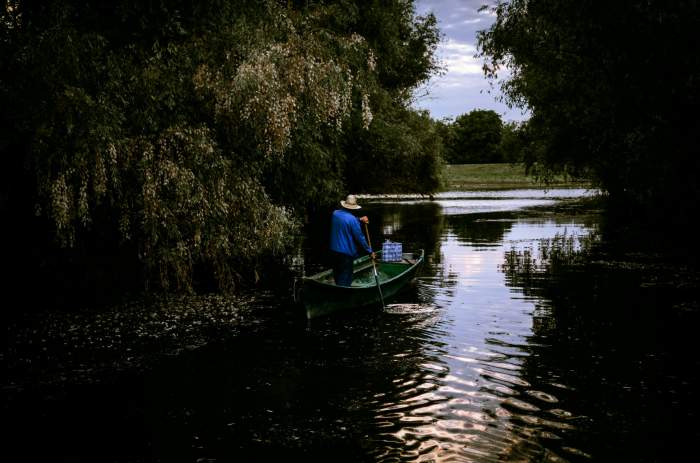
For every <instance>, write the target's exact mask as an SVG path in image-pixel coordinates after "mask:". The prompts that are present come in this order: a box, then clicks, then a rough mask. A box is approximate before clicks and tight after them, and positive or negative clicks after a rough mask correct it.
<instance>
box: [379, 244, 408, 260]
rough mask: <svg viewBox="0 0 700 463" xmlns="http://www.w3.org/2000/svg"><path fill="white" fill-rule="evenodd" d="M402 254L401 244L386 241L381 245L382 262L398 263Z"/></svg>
mask: <svg viewBox="0 0 700 463" xmlns="http://www.w3.org/2000/svg"><path fill="white" fill-rule="evenodd" d="M402 253H403V250H402V246H401V243H396V242H394V241H389V240H387V241H385V242H384V243H383V244H382V260H383V261H384V262H396V261H400V260H401V258H402Z"/></svg>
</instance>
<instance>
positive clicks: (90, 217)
mask: <svg viewBox="0 0 700 463" xmlns="http://www.w3.org/2000/svg"><path fill="white" fill-rule="evenodd" d="M437 40H438V35H437V29H436V24H435V18H434V17H432V16H428V17H425V18H421V17H417V16H416V15H415V13H414V9H413V4H412V2H406V1H401V0H395V1H381V2H380V1H371V2H357V1H349V0H341V1H317V2H306V1H303V2H302V1H299V2H288V1H272V0H267V1H262V2H260V1H245V0H243V1H226V0H218V1H212V2H189V1H186V0H157V1H152V2H140V1H134V0H120V1H114V2H107V3H101V2H95V3H93V2H82V1H75V0H56V1H50V2H41V1H31V0H5V1H3V2H2V9H1V10H0V53H1V56H2V60H1V61H0V75H1V76H2V78H0V108H1V109H0V118H1V119H2V126H1V127H0V131H1V132H0V140H2V142H1V143H0V151H1V152H2V155H3V162H4V166H3V169H2V172H3V174H2V191H1V192H0V194H1V195H2V196H1V197H2V203H0V204H1V205H2V208H3V211H2V212H3V214H11V217H12V218H13V220H12V227H13V228H14V230H15V234H14V235H13V238H15V239H18V238H21V237H22V235H23V234H24V231H26V230H28V229H32V230H35V233H34V235H32V236H33V238H32V239H34V238H37V237H39V238H40V239H42V240H44V241H46V242H47V243H48V242H49V241H50V240H51V236H54V237H56V238H57V239H58V241H59V242H60V243H61V244H62V245H63V246H64V247H67V248H71V247H74V248H81V247H85V246H88V247H89V246H91V244H90V243H93V244H94V243H102V244H101V245H104V243H114V245H113V246H112V245H111V244H110V245H108V247H109V246H112V249H117V250H119V249H122V250H127V251H129V252H133V256H134V257H136V256H138V258H139V259H140V262H142V264H143V265H144V268H145V269H146V270H147V276H148V278H149V279H150V280H151V281H152V282H154V283H158V284H160V285H162V286H164V287H167V286H169V285H173V284H174V285H176V286H178V287H183V288H187V287H189V286H190V284H191V277H192V271H193V268H195V267H198V266H205V267H207V268H210V269H211V271H212V272H213V274H214V275H215V276H216V278H217V280H218V281H219V283H220V285H221V286H227V285H229V284H230V283H231V282H232V281H234V280H235V278H234V276H235V274H236V273H239V272H241V271H242V270H241V269H242V268H244V266H245V265H246V264H247V263H250V262H251V261H253V260H255V259H256V258H257V256H262V255H266V254H269V253H275V252H279V251H280V250H281V249H283V248H284V246H285V244H286V243H288V241H289V237H290V233H291V232H292V231H293V230H294V227H295V223H296V220H295V215H296V214H297V213H300V212H303V209H304V208H305V207H306V206H308V205H310V204H319V203H322V202H324V201H332V202H335V201H336V200H337V198H339V197H340V196H341V195H342V194H344V193H345V187H346V185H347V184H348V181H347V177H348V173H347V172H346V169H347V165H348V161H347V160H348V159H349V158H352V159H354V160H357V163H362V164H363V165H366V166H367V169H368V170H370V169H371V170H377V169H376V166H377V165H380V164H381V163H382V162H385V160H384V159H380V158H382V156H381V155H380V156H379V158H378V159H377V160H376V162H374V163H373V162H371V161H368V158H369V157H371V156H376V153H375V152H374V151H372V150H369V151H366V146H367V144H368V143H369V144H371V143H372V142H370V141H368V140H382V139H385V140H389V139H390V137H391V136H390V135H387V134H388V133H389V132H390V130H387V129H386V127H389V126H392V124H393V127H394V130H395V131H396V132H397V135H395V137H396V138H397V139H398V140H401V141H402V142H403V143H406V144H407V148H406V149H405V150H404V153H406V156H403V157H401V156H400V155H396V156H398V157H397V158H396V159H394V160H392V162H396V164H397V165H400V166H401V168H400V169H399V170H400V171H401V173H402V174H405V175H417V174H418V173H417V172H414V171H412V170H411V169H413V167H407V166H409V165H411V163H412V162H413V161H414V159H415V156H422V158H425V163H424V164H425V165H424V166H423V168H430V169H432V172H436V170H435V169H437V165H438V164H439V163H438V159H439V152H438V149H439V147H437V146H432V147H430V146H429V142H428V141H426V140H427V139H428V138H429V137H428V136H427V135H426V136H424V135H417V136H416V135H415V134H411V136H412V137H413V138H411V137H409V136H408V135H407V132H409V131H411V130H413V129H415V128H416V127H419V126H420V122H419V120H420V118H421V116H419V115H416V114H413V113H412V112H411V111H410V110H408V109H407V101H408V95H410V91H411V89H412V88H413V87H415V86H416V85H418V84H419V83H420V82H422V81H423V80H425V79H426V78H427V77H428V76H430V74H431V73H432V72H434V70H435V69H436V64H435V62H434V60H433V52H434V49H435V46H436V45H437ZM417 121H418V122H417ZM375 126H377V128H375ZM421 127H422V126H421ZM402 132H403V133H402ZM357 134H362V135H361V136H362V137H364V141H363V142H361V143H360V145H362V146H358V147H356V144H355V143H354V142H353V140H357V139H358V137H357V136H356V135H357ZM387 137H389V138H387ZM381 143H382V142H381V141H379V142H376V143H375V146H376V147H377V148H378V149H381ZM416 143H417V144H421V143H422V145H420V148H421V149H423V150H425V149H429V150H432V151H423V152H421V153H420V155H419V154H416V153H417V150H418V149H419V148H417V147H415V146H414V145H413V144H416ZM384 154H386V155H389V154H390V153H389V152H388V151H385V152H384ZM391 155H395V153H391ZM352 165H356V163H353V164H352ZM379 171H382V170H381V169H379ZM385 172H386V171H385ZM421 174H422V172H421ZM352 175H353V176H354V175H356V173H355V172H352ZM380 180H381V179H380ZM380 180H377V181H380ZM349 184H350V185H358V184H356V183H353V182H349ZM436 185H437V184H436V183H434V182H433V183H430V182H428V183H425V184H423V185H422V187H423V188H433V189H434V188H436ZM358 187H359V185H358ZM395 187H396V188H400V187H401V185H400V184H398V183H397V184H396V185H395ZM37 229H41V230H44V232H41V233H36V230H37ZM49 231H50V233H49ZM27 239H29V238H27Z"/></svg>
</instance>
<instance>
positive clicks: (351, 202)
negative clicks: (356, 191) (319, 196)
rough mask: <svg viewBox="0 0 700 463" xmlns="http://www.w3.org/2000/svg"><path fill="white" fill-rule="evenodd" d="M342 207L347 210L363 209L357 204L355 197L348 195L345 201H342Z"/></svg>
mask: <svg viewBox="0 0 700 463" xmlns="http://www.w3.org/2000/svg"><path fill="white" fill-rule="evenodd" d="M340 205H341V206H343V207H344V208H345V209H362V206H360V205H359V204H357V198H356V197H355V195H348V197H347V198H345V201H340Z"/></svg>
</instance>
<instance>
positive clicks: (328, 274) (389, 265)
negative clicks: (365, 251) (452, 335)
mask: <svg viewBox="0 0 700 463" xmlns="http://www.w3.org/2000/svg"><path fill="white" fill-rule="evenodd" d="M423 257H424V252H423V250H422V249H421V250H420V251H418V252H415V253H413V252H410V253H403V254H402V259H401V260H400V261H397V262H383V261H382V260H381V251H380V252H377V261H376V263H377V273H378V275H379V285H380V286H381V288H382V294H383V296H384V299H385V300H386V299H388V298H390V297H391V296H393V295H394V294H396V293H398V292H399V291H400V290H401V289H403V288H404V287H405V286H406V284H407V283H409V282H410V281H411V280H412V279H413V277H414V276H415V275H416V272H417V271H418V270H419V269H420V267H421V265H422V264H423ZM353 267H354V269H353V280H352V286H337V285H336V284H335V283H334V281H333V270H325V271H323V272H320V273H317V274H316V275H312V276H310V277H305V278H302V287H301V290H300V295H299V298H300V299H301V302H302V303H303V305H304V308H305V309H306V317H307V318H316V317H320V316H322V315H326V314H329V313H331V312H335V311H337V310H341V309H351V308H358V307H363V306H368V305H379V304H380V300H379V292H378V291H377V283H376V281H375V279H374V271H373V269H372V261H371V260H370V257H369V256H364V257H361V258H359V259H355V261H354V262H353Z"/></svg>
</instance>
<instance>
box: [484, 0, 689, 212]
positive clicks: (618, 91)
mask: <svg viewBox="0 0 700 463" xmlns="http://www.w3.org/2000/svg"><path fill="white" fill-rule="evenodd" d="M495 11H496V13H497V20H496V22H495V23H494V25H493V26H492V27H491V28H490V29H489V30H487V31H484V32H482V34H481V35H480V37H479V48H480V51H481V53H482V56H484V57H485V58H486V59H487V63H486V66H487V74H488V75H489V76H491V77H493V78H497V76H498V73H499V71H500V69H501V68H502V67H504V66H505V67H507V68H508V69H509V71H510V75H511V77H510V78H509V79H508V80H506V81H505V82H504V83H503V89H504V91H505V93H506V95H507V97H508V100H509V102H510V103H511V104H514V105H519V106H526V107H528V108H530V110H531V111H532V118H531V120H530V121H529V124H528V128H527V132H528V139H529V140H530V141H532V142H533V143H532V144H531V146H530V147H529V149H528V153H527V155H526V158H525V160H526V162H527V163H528V165H529V166H532V167H535V168H536V169H539V171H540V173H541V175H545V176H546V175H548V173H549V172H564V173H567V174H571V175H574V176H590V177H591V178H592V179H593V180H594V181H596V183H597V184H598V185H599V186H600V187H602V188H603V189H604V190H606V191H608V192H609V193H610V194H611V197H612V198H613V199H617V200H620V201H624V202H626V203H628V204H630V205H636V206H638V207H640V208H642V209H647V210H650V211H654V210H655V211H666V212H668V211H670V210H674V211H676V212H682V211H683V210H686V212H687V211H689V210H696V209H697V204H698V202H697V198H698V197H699V196H700V195H699V194H698V193H699V192H700V187H698V183H697V182H696V181H695V180H694V178H693V175H694V172H696V171H697V169H698V167H700V165H699V163H700V158H699V157H698V156H697V146H698V133H700V131H699V130H698V129H699V128H700V127H699V125H698V118H697V108H698V106H699V103H700V101H699V98H700V93H699V92H698V88H699V86H698V81H699V79H698V78H699V77H700V57H698V55H697V54H696V53H688V52H687V50H692V49H694V48H695V47H696V46H697V44H698V41H699V40H700V38H699V37H698V35H697V33H696V26H697V24H698V21H699V20H700V8H699V7H698V4H697V2H689V1H680V2H664V1H661V0H651V1H623V2H612V3H601V2H596V1H593V0H585V1H580V0H564V1H558V2H551V1H546V0H513V1H510V2H507V3H505V2H499V3H498V5H497V6H496V7H495ZM691 173H692V174H691Z"/></svg>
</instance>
